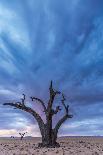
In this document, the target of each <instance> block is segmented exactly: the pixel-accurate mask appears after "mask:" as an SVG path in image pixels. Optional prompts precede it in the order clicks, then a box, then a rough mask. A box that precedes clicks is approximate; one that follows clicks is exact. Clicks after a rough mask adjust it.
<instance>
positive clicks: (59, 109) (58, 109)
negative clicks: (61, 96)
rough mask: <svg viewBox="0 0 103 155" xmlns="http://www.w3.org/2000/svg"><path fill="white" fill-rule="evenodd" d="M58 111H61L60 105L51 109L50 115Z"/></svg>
mask: <svg viewBox="0 0 103 155" xmlns="http://www.w3.org/2000/svg"><path fill="white" fill-rule="evenodd" d="M59 111H61V108H60V106H57V107H56V109H55V110H54V109H52V115H55V114H57V113H58V112H59Z"/></svg>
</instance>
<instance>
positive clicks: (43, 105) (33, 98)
mask: <svg viewBox="0 0 103 155" xmlns="http://www.w3.org/2000/svg"><path fill="white" fill-rule="evenodd" d="M30 98H31V99H32V101H34V100H36V101H38V102H40V103H41V105H42V107H43V108H44V112H46V110H47V109H46V106H45V103H44V102H43V101H42V100H41V99H39V98H37V97H30Z"/></svg>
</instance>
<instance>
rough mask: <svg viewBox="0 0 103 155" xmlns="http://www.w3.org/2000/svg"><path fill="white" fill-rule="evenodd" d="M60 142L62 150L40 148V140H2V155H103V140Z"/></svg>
mask: <svg viewBox="0 0 103 155" xmlns="http://www.w3.org/2000/svg"><path fill="white" fill-rule="evenodd" d="M58 141H59V142H60V145H61V147H60V148H38V147H37V144H38V142H40V138H33V139H28V140H27V139H24V140H22V141H21V140H19V139H3V138H0V155H103V138H99V137H65V138H59V140H58Z"/></svg>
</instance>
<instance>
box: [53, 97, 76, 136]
mask: <svg viewBox="0 0 103 155" xmlns="http://www.w3.org/2000/svg"><path fill="white" fill-rule="evenodd" d="M65 100H66V98H65V97H64V94H62V100H61V102H62V105H63V106H64V108H65V115H64V116H63V117H62V118H61V119H60V120H59V121H58V123H57V124H56V126H55V128H54V132H55V134H56V133H57V132H58V130H59V128H60V127H61V125H62V124H63V123H64V122H65V121H66V120H67V119H68V118H72V117H73V115H70V114H69V105H67V106H66V104H65V103H64V102H65Z"/></svg>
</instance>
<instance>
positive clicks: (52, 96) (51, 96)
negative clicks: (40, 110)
mask: <svg viewBox="0 0 103 155" xmlns="http://www.w3.org/2000/svg"><path fill="white" fill-rule="evenodd" d="M49 92H50V99H49V102H48V107H47V111H49V110H50V109H51V108H52V104H53V102H54V98H55V96H56V95H59V94H60V91H55V90H54V89H53V82H52V81H51V83H50V87H49Z"/></svg>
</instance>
